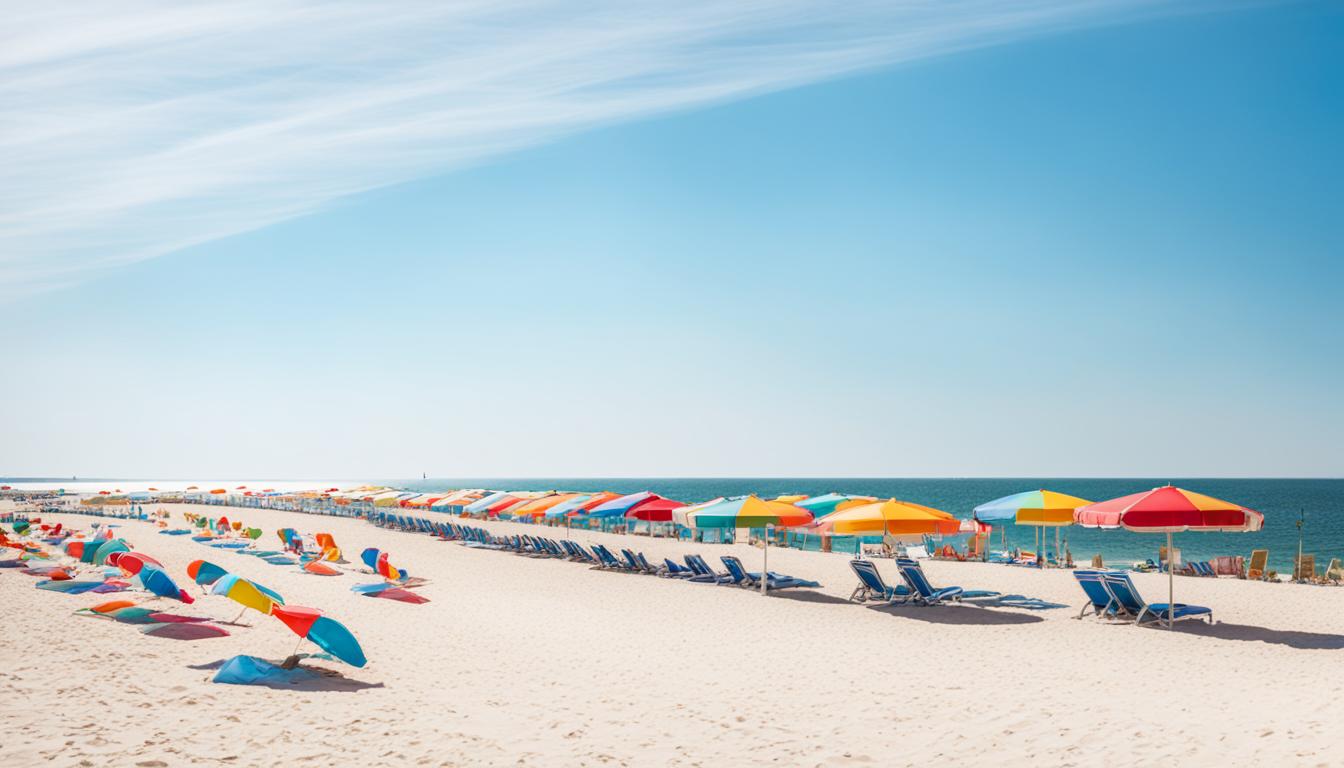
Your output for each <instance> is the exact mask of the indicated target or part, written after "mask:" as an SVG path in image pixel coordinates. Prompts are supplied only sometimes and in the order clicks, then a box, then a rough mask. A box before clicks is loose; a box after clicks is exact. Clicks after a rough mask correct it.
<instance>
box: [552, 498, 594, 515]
mask: <svg viewBox="0 0 1344 768" xmlns="http://www.w3.org/2000/svg"><path fill="white" fill-rule="evenodd" d="M591 498H593V495H592V494H590V493H576V494H574V495H573V496H571V497H570V498H568V499H565V500H564V501H562V502H560V503H559V504H556V505H555V506H553V507H551V508H550V509H548V510H546V512H545V516H546V519H548V520H554V519H559V518H561V517H565V516H566V515H568V514H569V513H570V512H571V511H573V510H576V509H579V508H580V507H582V506H583V505H584V503H585V502H587V501H588V500H589V499H591Z"/></svg>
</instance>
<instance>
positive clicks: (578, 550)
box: [370, 513, 821, 589]
mask: <svg viewBox="0 0 1344 768" xmlns="http://www.w3.org/2000/svg"><path fill="white" fill-rule="evenodd" d="M370 520H371V521H372V522H374V523H375V524H377V525H380V526H383V527H387V528H395V529H399V530H404V531H410V532H421V533H428V534H431V535H434V536H438V537H439V538H441V539H443V540H445V541H456V542H458V543H460V544H462V545H463V546H467V547H472V548H474V549H493V550H500V551H505V552H513V553H515V554H520V555H525V556H529V557H548V558H555V559H562V560H569V561H571V562H576V563H583V564H585V565H589V566H591V567H593V568H597V569H599V570H607V571H617V572H624V573H638V574H646V575H650V576H661V577H663V578H672V579H682V580H685V581H687V582H690V583H693V584H717V585H736V586H740V587H753V588H759V587H760V585H761V580H762V579H763V578H764V579H765V581H766V588H767V589H792V588H795V587H803V588H810V587H819V586H821V585H820V584H818V583H817V582H815V581H808V580H806V579H798V578H794V577H792V576H787V575H784V574H780V573H775V572H773V571H772V572H770V573H767V574H764V575H763V574H761V573H758V572H751V571H748V570H747V569H746V566H744V565H743V564H742V561H741V560H740V559H739V558H737V557H734V556H732V555H724V556H723V557H721V558H719V559H720V560H721V561H723V565H724V567H725V568H726V569H727V570H725V571H716V570H714V569H713V568H711V567H710V566H709V564H708V563H707V562H705V559H704V558H703V557H702V556H700V555H686V556H685V557H684V562H685V564H684V565H683V564H682V563H678V562H676V561H674V560H672V559H670V558H668V559H664V560H663V562H662V563H658V564H655V563H652V562H650V561H649V560H648V558H647V557H645V555H644V553H643V552H635V551H633V550H631V549H621V551H620V554H619V556H618V555H617V554H616V553H614V552H612V551H611V550H610V549H609V548H607V547H606V546H605V545H602V544H593V545H592V546H591V547H589V546H584V545H583V544H579V543H578V542H575V541H570V540H568V539H564V540H556V539H551V538H547V537H544V536H531V535H510V536H495V535H494V534H492V533H490V532H489V531H487V530H485V529H484V528H480V527H477V526H472V525H459V524H457V523H453V522H437V521H431V520H425V519H423V518H416V517H408V516H406V515H397V514H392V513H378V514H376V515H374V516H371V518H370Z"/></svg>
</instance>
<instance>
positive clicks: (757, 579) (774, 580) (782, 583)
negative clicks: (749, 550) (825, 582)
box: [719, 555, 821, 591]
mask: <svg viewBox="0 0 1344 768" xmlns="http://www.w3.org/2000/svg"><path fill="white" fill-rule="evenodd" d="M719 559H720V560H722V561H723V565H724V567H726V568H727V569H728V575H729V576H730V577H731V578H732V580H733V581H732V583H734V584H737V585H738V586H739V587H759V586H760V585H761V574H759V573H748V572H747V569H746V567H745V566H743V565H742V561H741V560H739V559H738V558H736V557H734V556H733V555H723V556H722V557H720V558H719ZM820 586H821V585H820V584H818V583H817V582H815V581H808V580H807V579H799V578H796V577H793V576H785V575H783V574H780V573H775V572H773V571H771V572H769V573H767V574H765V588H766V590H767V591H768V590H771V589H793V588H794V587H809V588H811V587H820Z"/></svg>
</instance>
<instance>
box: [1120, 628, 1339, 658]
mask: <svg viewBox="0 0 1344 768" xmlns="http://www.w3.org/2000/svg"><path fill="white" fill-rule="evenodd" d="M1145 628H1147V629H1159V630H1161V631H1163V632H1165V631H1167V627H1166V625H1165V624H1158V623H1156V622H1154V623H1152V624H1146V625H1145ZM1173 631H1175V632H1184V633H1185V634H1187V635H1199V636H1200V637H1214V638H1217V639H1219V640H1243V641H1248V642H1259V643H1270V644H1273V645H1286V646H1288V647H1289V648H1297V649H1299V650H1306V651H1338V650H1341V649H1344V635H1328V634H1324V633H1321V632H1297V631H1293V630H1283V629H1269V628H1267V627H1255V626H1251V625H1249V624H1227V623H1224V622H1219V623H1217V624H1208V623H1206V622H1203V621H1184V622H1177V623H1176V627H1175V629H1174V630H1173Z"/></svg>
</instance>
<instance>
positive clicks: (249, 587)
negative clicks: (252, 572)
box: [210, 573, 285, 614]
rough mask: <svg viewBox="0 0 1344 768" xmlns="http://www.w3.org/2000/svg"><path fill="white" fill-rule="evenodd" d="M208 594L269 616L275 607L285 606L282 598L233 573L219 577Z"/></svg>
mask: <svg viewBox="0 0 1344 768" xmlns="http://www.w3.org/2000/svg"><path fill="white" fill-rule="evenodd" d="M210 594H212V595H224V596H225V597H227V598H229V599H230V600H232V601H234V602H235V603H238V604H239V605H241V606H243V607H245V608H251V609H252V610H254V611H257V612H258V613H265V614H269V613H270V612H271V609H272V608H274V607H275V606H276V605H284V604H285V600H284V598H282V597H280V595H279V594H278V593H276V592H273V591H271V590H269V589H267V588H265V587H263V586H261V585H260V584H258V583H256V582H255V581H248V580H247V579H244V578H243V577H241V576H238V575H237V574H233V573H230V574H226V575H224V576H221V577H219V579H218V580H217V581H216V582H215V584H214V586H212V587H211V588H210Z"/></svg>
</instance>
